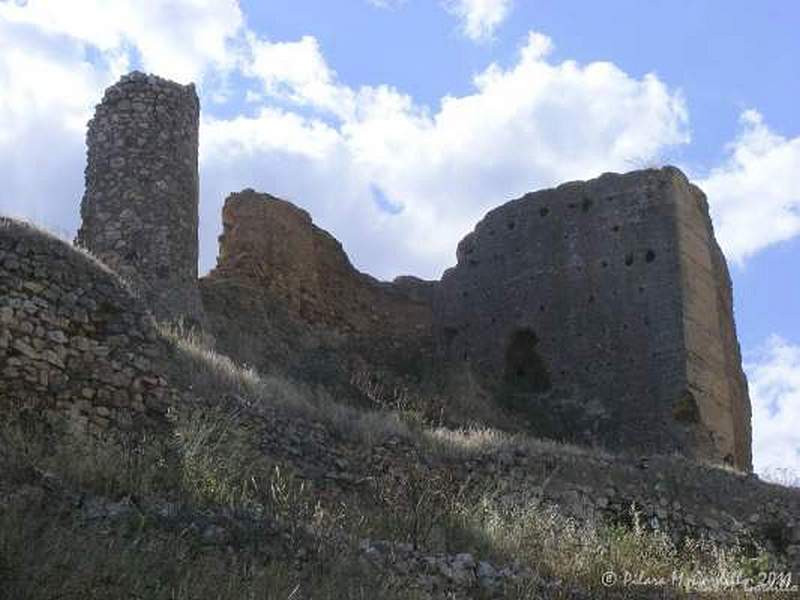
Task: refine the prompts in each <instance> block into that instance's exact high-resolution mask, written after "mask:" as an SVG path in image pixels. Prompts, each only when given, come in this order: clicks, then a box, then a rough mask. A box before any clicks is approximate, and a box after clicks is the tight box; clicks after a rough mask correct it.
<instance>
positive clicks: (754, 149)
mask: <svg viewBox="0 0 800 600" xmlns="http://www.w3.org/2000/svg"><path fill="white" fill-rule="evenodd" d="M740 121H741V126H742V131H741V132H740V134H739V136H738V137H737V138H736V140H735V141H734V142H733V143H732V144H730V145H729V147H728V150H729V154H728V157H727V159H726V160H725V162H724V163H723V164H722V165H721V166H720V167H718V168H716V169H713V170H712V171H711V173H710V174H709V175H708V177H706V178H705V179H702V180H700V181H699V182H698V183H699V185H700V186H701V187H702V188H703V190H705V192H706V194H707V195H708V198H709V203H710V205H711V210H712V215H713V217H714V226H715V229H716V234H717V238H718V239H719V241H720V245H721V246H722V248H723V250H724V251H725V254H726V256H727V257H728V259H729V260H732V261H734V262H736V263H739V264H742V263H743V262H744V261H745V259H747V258H748V257H750V256H752V255H753V254H755V253H756V252H758V251H760V250H762V249H763V248H765V247H767V246H770V245H772V244H775V243H778V242H782V241H785V240H788V239H791V238H793V237H795V236H796V235H797V234H798V233H800V136H798V137H795V138H791V139H787V138H785V137H782V136H780V135H778V134H776V133H775V132H773V131H772V130H770V128H769V127H768V126H767V125H766V124H765V123H764V120H763V118H762V116H761V115H760V114H759V113H758V112H756V111H755V110H748V111H745V112H744V113H742V115H741V118H740Z"/></svg>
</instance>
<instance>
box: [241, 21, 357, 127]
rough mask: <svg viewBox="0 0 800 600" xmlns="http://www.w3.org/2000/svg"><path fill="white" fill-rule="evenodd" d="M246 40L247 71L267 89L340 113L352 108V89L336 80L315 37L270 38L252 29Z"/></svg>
mask: <svg viewBox="0 0 800 600" xmlns="http://www.w3.org/2000/svg"><path fill="white" fill-rule="evenodd" d="M247 40H248V47H249V50H250V59H249V60H248V61H247V62H246V63H245V64H244V72H245V73H246V74H247V75H249V76H250V77H254V78H257V79H259V80H260V81H261V83H262V85H263V87H264V90H263V91H264V93H266V94H268V95H271V96H273V97H277V98H284V99H286V100H290V101H293V102H296V103H298V104H308V105H311V106H314V107H316V108H318V109H321V110H326V111H330V112H333V113H335V114H339V115H346V114H347V113H349V112H351V111H352V93H351V92H350V90H348V89H347V88H345V87H344V86H341V85H337V84H336V83H335V79H336V73H335V72H334V71H333V70H332V69H331V68H330V67H329V66H328V64H327V63H326V62H325V58H324V57H323V56H322V52H321V51H320V48H319V43H318V42H317V40H316V38H314V37H311V36H304V37H303V38H301V39H300V40H299V41H297V42H269V41H266V40H261V39H259V38H258V37H257V36H256V35H255V34H253V33H249V34H248V35H247Z"/></svg>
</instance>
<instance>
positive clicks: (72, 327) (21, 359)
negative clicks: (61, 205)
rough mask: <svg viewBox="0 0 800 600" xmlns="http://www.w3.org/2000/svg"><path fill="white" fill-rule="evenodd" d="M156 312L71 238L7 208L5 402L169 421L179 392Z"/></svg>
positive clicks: (56, 411) (2, 315)
mask: <svg viewBox="0 0 800 600" xmlns="http://www.w3.org/2000/svg"><path fill="white" fill-rule="evenodd" d="M168 353H169V350H168V348H167V346H166V342H164V341H163V340H162V339H160V338H159V336H158V334H157V331H156V329H155V323H154V320H153V317H152V316H151V315H150V314H149V313H148V311H147V309H146V308H145V306H144V304H143V303H142V302H140V301H139V300H138V299H137V298H136V297H134V296H133V295H132V294H131V293H130V291H129V290H128V289H127V288H126V287H124V285H123V284H122V283H121V282H120V280H119V278H118V277H117V276H116V275H115V274H114V273H113V272H111V271H110V270H108V269H107V268H106V267H104V266H102V265H101V264H100V263H98V262H97V261H96V260H94V259H93V258H91V257H90V256H88V255H87V254H84V253H82V252H80V251H77V250H75V249H74V248H72V247H71V246H70V245H69V244H67V243H65V242H63V241H61V240H59V239H57V238H55V237H52V236H50V235H48V234H46V233H43V232H41V231H39V230H37V229H35V228H34V227H31V226H29V225H26V224H23V223H19V222H16V221H13V220H11V219H5V218H0V410H3V409H13V408H15V407H16V408H19V407H21V406H24V407H30V408H33V409H36V410H40V411H42V412H44V413H45V414H46V415H47V416H50V417H57V420H58V419H63V417H64V416H65V415H67V416H68V417H69V419H68V421H69V422H70V423H72V425H73V426H78V427H80V428H83V429H86V428H88V429H89V430H90V431H95V432H97V431H103V430H106V429H107V428H109V427H111V426H112V425H113V426H115V427H118V428H123V429H128V428H131V427H132V426H134V425H136V424H139V423H154V422H161V421H162V420H163V417H164V414H165V412H166V402H167V401H168V400H169V396H170V394H171V391H170V388H169V387H168V386H167V382H166V380H165V378H164V376H163V371H162V365H163V364H164V360H165V359H167V357H168Z"/></svg>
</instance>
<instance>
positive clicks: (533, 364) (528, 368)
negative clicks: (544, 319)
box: [504, 329, 551, 392]
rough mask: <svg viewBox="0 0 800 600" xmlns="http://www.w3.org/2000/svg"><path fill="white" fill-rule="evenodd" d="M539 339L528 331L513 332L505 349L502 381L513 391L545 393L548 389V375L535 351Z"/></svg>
mask: <svg viewBox="0 0 800 600" xmlns="http://www.w3.org/2000/svg"><path fill="white" fill-rule="evenodd" d="M538 343H539V339H538V338H537V337H536V334H535V333H533V331H531V330H530V329H520V330H517V331H515V332H514V333H513V334H512V336H511V338H510V339H509V342H508V346H507V348H506V361H505V373H504V379H505V381H506V383H507V384H509V385H510V386H512V387H513V388H514V389H515V390H518V391H524V392H546V391H547V390H549V389H550V385H551V384H550V374H549V373H548V372H547V367H546V366H545V364H544V361H543V360H542V358H541V357H540V356H539V353H538V352H537V351H536V345H537V344H538Z"/></svg>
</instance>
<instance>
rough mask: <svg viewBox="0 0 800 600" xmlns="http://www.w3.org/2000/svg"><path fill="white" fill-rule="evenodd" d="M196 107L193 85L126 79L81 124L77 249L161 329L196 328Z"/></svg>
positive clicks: (150, 78)
mask: <svg viewBox="0 0 800 600" xmlns="http://www.w3.org/2000/svg"><path fill="white" fill-rule="evenodd" d="M199 113H200V105H199V102H198V99H197V94H196V93H195V89H194V85H192V84H190V85H187V86H183V85H179V84H177V83H173V82H171V81H167V80H165V79H161V78H159V77H155V76H152V75H144V74H143V73H139V72H133V73H131V74H129V75H126V76H124V77H122V79H121V80H120V81H119V83H117V84H116V85H113V86H112V87H110V88H108V89H107V90H106V93H105V96H104V97H103V101H102V102H101V103H100V104H99V105H98V106H97V108H96V111H95V115H94V118H93V119H92V120H91V121H89V131H88V134H87V136H86V144H87V147H88V161H87V166H86V192H85V194H84V197H83V202H82V204H81V216H82V219H83V223H82V226H81V228H80V230H79V232H78V239H77V242H78V244H80V245H82V246H84V247H85V248H87V249H88V250H90V251H91V252H92V253H93V254H94V255H95V256H97V257H98V258H99V259H100V260H102V261H103V262H104V263H105V264H106V265H108V266H109V267H111V268H112V269H114V270H115V271H116V272H117V273H118V274H119V275H120V276H122V277H123V278H124V279H125V280H126V281H128V282H129V283H130V284H131V286H132V287H133V289H135V290H136V291H137V292H138V293H139V294H140V295H141V296H142V297H143V298H144V299H145V301H146V302H147V304H148V306H150V307H152V310H153V311H154V313H155V316H156V317H157V318H158V319H162V320H174V319H177V318H180V317H183V318H184V319H185V320H187V321H188V322H189V323H200V322H202V306H201V302H200V295H199V292H198V289H197V254H198V242H197V235H198V234H197V228H198V173H197V144H198V122H199V121H198V119H199Z"/></svg>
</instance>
